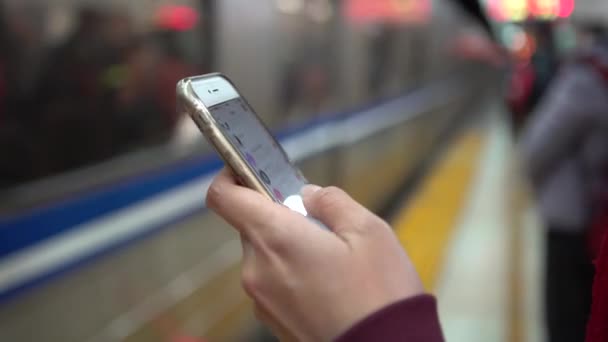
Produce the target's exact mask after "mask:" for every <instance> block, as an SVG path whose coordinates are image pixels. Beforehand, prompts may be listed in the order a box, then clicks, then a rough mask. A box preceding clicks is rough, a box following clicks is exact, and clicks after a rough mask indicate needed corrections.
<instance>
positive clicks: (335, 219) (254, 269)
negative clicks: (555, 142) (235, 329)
mask: <svg viewBox="0 0 608 342" xmlns="http://www.w3.org/2000/svg"><path fill="white" fill-rule="evenodd" d="M302 195H303V199H304V204H305V207H306V209H307V210H308V213H309V215H312V216H313V217H315V218H317V219H318V220H319V221H321V222H323V224H325V225H326V226H327V227H329V228H330V229H331V230H332V231H331V232H330V231H327V230H325V229H322V228H320V227H319V226H318V225H316V224H315V223H313V222H311V221H310V220H308V219H307V218H306V217H304V216H302V215H300V214H298V213H296V212H294V211H292V210H290V209H288V208H287V207H285V206H282V205H280V204H277V203H274V202H271V201H269V200H267V199H266V198H265V197H263V196H262V195H261V194H259V193H257V192H255V191H253V190H250V189H248V188H244V187H242V186H239V185H237V183H236V181H235V179H234V177H233V176H231V174H230V173H229V172H228V171H227V170H224V171H222V172H221V173H220V174H219V175H218V176H217V178H216V179H215V181H214V182H213V184H212V185H211V187H210V188H209V192H208V194H207V206H208V207H209V208H211V209H212V210H213V211H215V212H216V213H218V214H219V215H220V216H222V217H223V218H224V219H225V220H226V221H227V222H228V223H229V224H231V225H232V226H234V227H235V228H236V229H237V230H238V231H239V232H240V234H241V239H242V242H243V269H242V282H243V287H244V289H245V291H246V292H247V294H248V295H249V296H251V298H252V299H253V300H254V302H255V306H256V315H257V316H258V318H259V319H260V320H262V321H263V322H264V323H266V324H268V325H269V326H270V328H271V329H272V330H273V332H274V333H275V334H277V336H278V337H280V338H282V339H283V340H293V341H331V340H333V339H335V338H337V337H339V335H340V334H342V333H343V332H345V331H346V330H347V329H348V328H350V327H351V326H352V325H354V324H355V323H357V322H358V321H359V320H361V319H363V318H365V317H366V316H368V315H370V314H372V313H373V312H375V311H377V310H379V309H381V308H383V307H385V306H387V305H389V304H391V303H394V302H397V301H399V300H401V299H405V298H408V297H413V296H416V295H419V294H422V293H423V291H424V290H423V287H422V284H421V282H420V280H419V278H418V275H417V274H416V271H415V270H414V267H413V265H412V263H411V262H410V259H409V258H408V256H407V255H406V253H405V252H404V250H403V248H402V247H401V246H400V244H399V243H398V241H397V239H396V237H395V235H394V234H393V231H392V230H391V228H390V227H389V226H388V225H387V224H386V223H385V222H384V221H383V220H381V219H380V218H378V217H377V216H375V215H374V214H372V213H371V212H369V211H368V210H367V209H365V208H364V207H362V206H361V205H360V204H358V203H357V202H355V201H354V200H353V199H352V198H350V197H349V196H348V195H347V194H346V193H344V192H343V191H342V190H339V189H337V188H333V187H330V188H320V187H317V186H313V185H309V186H306V187H305V188H304V189H303V190H302Z"/></svg>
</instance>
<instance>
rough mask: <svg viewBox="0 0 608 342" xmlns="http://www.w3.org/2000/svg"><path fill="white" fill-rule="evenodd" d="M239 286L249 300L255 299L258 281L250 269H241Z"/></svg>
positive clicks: (253, 271)
mask: <svg viewBox="0 0 608 342" xmlns="http://www.w3.org/2000/svg"><path fill="white" fill-rule="evenodd" d="M241 285H242V286H243V289H244V290H245V292H246V293H247V295H249V297H251V298H254V299H255V298H256V297H257V294H258V292H259V285H260V284H259V280H258V276H257V274H256V272H255V270H254V269H253V268H252V267H243V270H242V271H241Z"/></svg>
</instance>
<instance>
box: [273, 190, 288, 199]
mask: <svg viewBox="0 0 608 342" xmlns="http://www.w3.org/2000/svg"><path fill="white" fill-rule="evenodd" d="M272 192H274V197H276V199H277V200H279V201H281V202H283V201H284V200H285V198H284V197H283V194H282V193H281V192H280V191H279V190H277V189H272Z"/></svg>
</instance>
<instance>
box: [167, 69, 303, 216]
mask: <svg viewBox="0 0 608 342" xmlns="http://www.w3.org/2000/svg"><path fill="white" fill-rule="evenodd" d="M177 98H178V111H180V112H181V113H186V114H188V115H189V116H190V117H191V118H192V120H193V121H194V122H195V123H196V125H197V126H198V128H199V129H200V130H201V132H202V133H203V135H204V136H205V137H206V138H207V140H208V141H209V143H211V145H212V146H213V147H214V148H215V150H216V151H217V152H218V153H219V155H220V156H221V157H222V159H223V160H224V162H225V163H226V165H228V167H229V168H230V169H231V170H232V172H233V173H234V175H235V176H236V177H237V178H238V179H239V181H240V182H241V183H242V184H243V185H245V186H247V187H249V188H251V189H254V190H256V191H258V192H260V193H262V194H263V195H264V196H266V197H267V198H268V199H270V200H272V201H275V202H277V203H281V204H283V205H285V206H287V207H289V208H291V209H292V210H295V211H297V212H299V213H301V214H302V215H305V216H307V212H306V209H305V208H304V205H303V203H302V198H301V196H300V190H301V189H302V187H303V186H304V185H306V184H307V183H308V182H307V180H306V179H305V178H304V177H303V176H302V173H301V172H300V171H299V170H298V169H297V168H296V167H295V166H294V165H293V163H292V162H291V161H290V160H289V158H288V156H287V154H286V153H285V151H284V150H283V148H282V147H281V145H280V144H279V143H278V142H277V140H276V139H275V138H274V137H273V136H272V134H271V133H270V132H269V130H268V129H267V128H266V127H265V126H264V124H263V123H262V121H261V120H260V118H259V117H258V116H257V115H256V113H255V112H254V111H253V109H252V108H251V106H250V105H249V103H247V101H246V100H245V99H244V98H243V96H241V95H240V94H239V92H238V90H237V88H236V87H235V86H234V84H233V83H232V82H231V81H230V80H229V79H228V78H227V77H226V76H223V75H221V74H209V75H203V76H195V77H189V78H186V79H183V80H181V81H180V82H179V83H178V84H177Z"/></svg>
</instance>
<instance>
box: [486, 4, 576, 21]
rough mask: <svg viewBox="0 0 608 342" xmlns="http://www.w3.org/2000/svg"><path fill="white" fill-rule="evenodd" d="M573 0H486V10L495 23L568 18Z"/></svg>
mask: <svg viewBox="0 0 608 342" xmlns="http://www.w3.org/2000/svg"><path fill="white" fill-rule="evenodd" d="M574 1H575V0H488V1H487V10H488V13H489V14H490V16H491V17H492V18H493V19H494V20H497V21H522V20H526V19H528V18H536V19H556V18H568V17H569V16H570V15H571V14H572V12H573V11H574V6H575V3H574Z"/></svg>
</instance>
